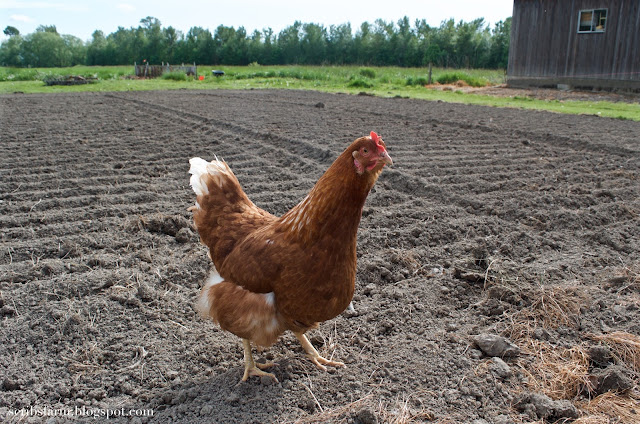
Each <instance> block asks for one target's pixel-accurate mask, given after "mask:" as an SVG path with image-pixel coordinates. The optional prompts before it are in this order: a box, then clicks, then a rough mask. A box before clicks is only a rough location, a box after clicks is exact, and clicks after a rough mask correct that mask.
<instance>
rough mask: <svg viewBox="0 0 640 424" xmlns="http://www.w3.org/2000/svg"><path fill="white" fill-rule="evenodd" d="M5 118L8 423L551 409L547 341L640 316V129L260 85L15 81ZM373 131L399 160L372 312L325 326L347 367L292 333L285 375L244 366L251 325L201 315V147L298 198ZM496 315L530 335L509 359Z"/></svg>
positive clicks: (515, 414)
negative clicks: (490, 350)
mask: <svg viewBox="0 0 640 424" xmlns="http://www.w3.org/2000/svg"><path fill="white" fill-rule="evenodd" d="M0 116H1V120H2V130H1V131H0V228H2V236H1V244H0V289H1V297H0V323H1V328H2V332H1V333H0V379H2V380H1V381H0V417H2V418H0V420H8V421H9V422H45V421H46V422H48V423H55V422H66V421H65V419H62V418H55V417H54V418H51V417H43V416H42V415H37V412H38V411H41V412H42V411H45V412H46V409H47V408H49V410H50V411H51V410H54V409H56V408H58V409H61V410H72V409H74V408H80V410H82V408H84V410H85V411H94V412H95V413H99V412H98V411H112V412H111V413H119V412H118V411H120V410H121V408H126V409H127V410H128V409H130V408H137V409H153V411H154V414H153V417H152V418H148V417H143V418H139V417H136V418H122V417H116V418H115V420H113V421H114V422H128V421H131V422H180V423H197V422H202V423H209V422H238V423H240V422H256V423H262V422H292V421H296V420H302V421H303V422H314V420H315V422H348V423H372V422H376V421H377V422H387V421H388V422H391V421H394V420H395V421H394V422H408V421H411V420H415V421H430V420H434V421H437V422H443V423H444V422H447V423H449V422H460V423H470V422H475V423H477V424H482V423H501V422H502V423H504V422H509V420H516V421H517V420H520V421H528V420H533V419H535V418H536V413H538V414H541V413H540V412H536V410H535V405H533V403H531V402H533V401H532V400H531V399H538V397H536V396H534V395H527V396H528V397H526V401H527V402H530V403H527V404H526V405H528V406H527V407H526V408H520V407H519V406H518V405H520V404H523V402H525V401H524V400H522V399H524V398H522V397H521V396H520V392H521V391H523V390H533V389H532V387H534V386H532V385H531V378H532V377H531V376H532V374H531V373H532V372H534V371H532V370H531V366H532V364H534V363H535V362H534V360H535V354H532V355H530V352H531V346H535V344H534V343H533V342H532V341H535V342H536V343H538V344H540V343H544V344H545V346H547V348H548V349H551V350H552V351H553V350H554V349H556V350H557V351H561V349H571V348H572V347H575V346H580V347H581V349H583V350H588V349H590V348H592V347H593V346H600V347H602V346H605V345H603V343H604V342H603V341H602V340H605V339H602V338H601V339H598V338H597V337H604V336H606V335H607V334H612V333H614V332H618V333H615V334H627V333H630V334H631V335H636V336H637V335H639V334H640V324H639V323H640V301H639V299H640V283H639V281H638V269H639V268H638V265H640V253H639V252H640V219H639V217H638V213H639V212H640V200H639V199H640V182H639V178H640V146H639V144H638V134H640V123H637V122H630V121H619V120H611V119H604V118H597V117H592V116H571V115H560V114H552V113H546V112H530V111H522V110H515V109H498V108H488V107H473V106H465V105H457V104H446V103H441V102H426V101H417V100H406V99H382V98H374V97H368V96H350V95H344V94H324V93H315V92H301V91H259V90H255V91H199V92H198V91H170V92H136V93H81V94H50V95H21V94H14V95H4V96H0ZM371 130H375V131H377V132H378V133H379V134H381V135H382V136H383V137H384V139H385V141H386V143H387V146H388V147H389V151H390V154H391V156H392V157H393V160H394V166H393V167H392V168H390V169H386V170H385V171H384V172H383V174H382V176H381V178H380V180H379V181H378V183H377V185H376V187H375V188H374V190H373V192H372V193H371V194H370V195H369V198H368V200H367V204H366V206H365V210H364V213H363V219H362V223H361V228H360V232H359V239H358V257H359V259H358V276H357V287H356V295H355V298H354V306H355V312H345V313H344V314H342V315H341V316H339V317H338V318H336V319H334V320H333V321H330V322H327V323H324V324H322V325H321V327H320V329H318V330H316V331H313V332H311V334H310V335H311V339H312V341H313V343H314V344H315V345H316V347H317V348H318V349H319V350H320V351H321V353H324V354H325V355H328V356H333V357H334V358H336V359H339V360H343V361H344V362H346V363H347V368H344V369H330V370H329V372H323V371H320V370H318V369H317V368H316V367H315V366H313V365H312V364H311V363H310V362H309V361H308V360H307V359H306V358H304V356H303V351H302V349H301V347H300V346H299V344H298V343H297V341H296V340H295V338H294V337H293V336H292V335H291V334H286V335H285V336H283V337H282V338H281V340H280V341H279V342H278V343H276V344H275V345H274V346H273V347H271V348H269V349H268V350H266V351H264V352H258V353H257V354H256V355H255V356H256V358H257V359H258V360H259V361H264V360H273V361H275V362H277V364H278V365H277V366H275V367H274V368H273V369H272V371H273V372H274V373H275V375H276V376H277V377H278V379H279V380H280V383H279V384H268V383H269V381H262V380H260V379H257V378H252V379H250V380H249V381H248V382H246V383H241V384H238V381H239V380H240V377H241V376H242V371H243V364H242V348H241V344H240V341H239V339H238V338H237V337H235V336H233V335H230V334H228V333H224V332H222V331H221V330H220V329H219V328H217V327H216V326H215V325H213V324H212V323H211V322H208V321H204V320H202V319H201V318H199V317H198V316H197V315H196V314H195V313H194V310H193V303H194V298H195V296H196V295H197V293H198V288H199V286H200V284H201V283H202V281H203V279H204V277H205V275H206V274H207V272H208V269H209V266H210V263H209V260H208V259H207V256H206V250H205V248H204V247H203V246H202V245H200V244H199V241H198V237H197V235H196V234H195V233H194V231H193V227H192V221H191V217H190V214H189V213H188V212H187V208H188V207H189V206H190V205H192V204H193V202H194V195H193V192H192V191H191V189H190V187H189V178H188V174H187V170H188V160H189V158H190V157H193V156H202V157H204V158H208V159H209V158H212V157H213V155H214V154H217V155H218V156H222V157H223V158H224V159H225V160H226V161H227V162H228V163H229V164H230V166H231V168H232V169H233V170H234V172H235V173H236V175H237V176H238V178H239V180H240V182H241V183H242V184H243V186H244V188H245V190H246V192H247V193H248V195H249V197H250V198H251V199H252V200H254V202H255V203H256V204H257V205H258V206H260V207H263V208H265V209H266V210H268V211H271V212H273V213H276V214H282V213H284V212H285V211H287V210H288V209H289V208H290V207H292V206H293V205H294V204H295V203H297V202H298V201H300V200H301V199H302V198H303V197H304V196H305V194H306V193H307V192H308V191H309V189H310V188H311V187H312V186H313V184H314V182H315V180H316V179H317V178H318V177H319V176H320V175H321V174H322V172H323V171H324V170H325V169H326V168H327V167H328V166H329V165H330V163H331V162H332V161H333V159H334V158H335V157H336V156H337V155H338V154H339V153H341V151H342V150H343V148H345V147H346V146H347V145H348V144H349V143H350V142H351V141H352V140H353V139H355V138H356V137H359V136H361V135H364V134H368V133H369V131H371ZM549 299H551V303H549ZM518 325H519V326H518ZM482 333H490V334H500V335H503V336H507V337H509V338H511V340H512V341H513V342H515V343H516V344H517V345H518V347H519V349H520V350H521V353H520V354H519V356H518V355H517V354H516V355H517V356H513V357H511V356H508V355H507V357H505V358H504V363H502V362H500V361H498V360H497V359H495V358H494V359H492V360H489V358H488V357H487V356H486V355H484V354H483V353H482V351H481V350H480V349H479V348H478V347H477V346H476V341H474V340H476V336H478V335H479V334H482ZM625 337H626V336H625ZM534 339H535V340H534ZM605 347H606V346H605ZM603 349H604V348H603ZM596 350H597V349H596ZM573 351H574V350H572V352H573ZM601 353H602V352H601ZM505 355H506V354H505ZM602 358H604V359H601V360H599V361H598V360H595V359H594V360H592V363H591V367H592V368H593V369H595V368H598V367H599V368H605V367H606V366H607V364H608V363H613V362H617V365H616V366H617V367H618V366H619V367H621V369H622V370H623V371H620V370H619V369H616V370H617V371H616V372H620V373H622V374H624V372H625V371H624V369H625V367H626V370H627V372H628V375H629V376H631V377H630V378H631V379H632V380H630V381H632V382H634V383H633V384H637V374H634V373H633V371H632V370H631V369H630V368H629V365H628V364H625V362H624V361H616V358H615V357H613V358H612V357H610V356H607V355H606V352H605V354H603V356H602ZM505 365H506V366H507V368H505ZM589 372H591V370H590V371H589ZM594 375H595V374H594ZM616 375H617V374H616ZM625 378H626V377H625ZM618 383H620V384H622V383H625V384H627V380H622V378H620V382H618ZM625 388H627V389H628V388H629V386H628V384H627V385H626V386H625ZM544 390H545V388H544V387H542V388H540V389H539V390H537V391H544ZM549 393H551V392H549ZM607 393H609V392H607ZM549 395H550V396H551V397H553V396H552V394H549ZM575 396H583V395H580V394H577V395H575ZM556 397H557V396H556ZM518 399H520V401H517V400H518ZM569 401H571V402H576V403H578V402H579V401H584V397H582V398H578V397H574V398H571V399H569ZM531 405H533V406H531ZM527 408H528V409H527ZM532 408H533V409H532ZM19 410H22V411H23V412H24V411H27V412H29V411H31V413H29V414H26V415H25V414H23V415H20V411H19ZM116 410H117V411H116ZM16 411H18V415H16ZM113 411H116V412H113ZM532 411H533V412H532ZM550 416H551V415H550ZM75 418H78V419H79V420H80V421H82V420H86V421H87V422H96V420H94V419H92V418H91V417H86V416H85V417H79V416H75ZM474 420H477V421H474Z"/></svg>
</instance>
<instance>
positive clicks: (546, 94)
mask: <svg viewBox="0 0 640 424" xmlns="http://www.w3.org/2000/svg"><path fill="white" fill-rule="evenodd" d="M426 87H427V88H430V89H432V90H442V91H462V92H464V93H472V94H483V95H486V96H495V97H528V98H531V99H538V100H558V101H567V100H577V101H590V102H600V101H606V102H625V103H638V102H640V95H639V94H637V93H625V92H610V91H583V90H574V89H571V90H556V89H552V88H530V89H528V88H513V87H507V86H506V84H500V85H490V86H487V87H471V86H469V85H468V84H467V83H466V82H464V81H458V82H457V83H456V84H432V85H428V86H426Z"/></svg>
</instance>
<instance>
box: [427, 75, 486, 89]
mask: <svg viewBox="0 0 640 424" xmlns="http://www.w3.org/2000/svg"><path fill="white" fill-rule="evenodd" d="M436 81H438V83H440V84H455V83H456V82H458V81H464V82H465V83H467V84H469V85H470V86H472V87H485V86H486V85H487V84H488V83H487V80H485V79H484V78H474V77H472V76H471V75H467V74H465V73H464V72H448V73H446V74H442V75H440V76H439V77H438V78H437V79H436Z"/></svg>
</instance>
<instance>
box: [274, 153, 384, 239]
mask: <svg viewBox="0 0 640 424" xmlns="http://www.w3.org/2000/svg"><path fill="white" fill-rule="evenodd" d="M379 174H380V172H379V171H378V172H375V173H364V174H362V175H358V174H357V173H356V170H355V167H354V165H353V158H352V156H351V154H347V152H345V153H343V155H342V156H340V157H339V158H338V159H337V160H336V161H335V162H334V163H333V165H331V167H330V168H329V169H328V170H327V171H326V172H325V173H324V175H323V176H322V177H320V179H319V180H318V182H317V183H316V185H315V186H314V187H313V188H312V189H311V191H310V192H309V194H308V195H307V197H306V198H305V199H304V200H303V201H302V202H300V203H299V204H298V205H296V206H294V207H293V209H291V210H290V211H289V212H287V213H286V214H285V215H283V216H282V218H281V219H280V222H281V225H282V226H283V227H284V228H283V229H285V230H286V231H289V232H291V233H292V234H294V235H296V236H298V238H301V239H303V240H304V239H308V240H312V239H317V238H319V237H322V236H331V235H333V234H336V235H340V238H341V239H343V240H344V237H347V238H352V239H353V242H355V238H356V233H357V230H358V224H359V223H360V217H361V216H362V207H363V206H364V202H365V200H366V199H367V195H368V194H369V191H370V190H371V188H372V187H373V184H374V183H375V181H376V180H377V179H378V175H379Z"/></svg>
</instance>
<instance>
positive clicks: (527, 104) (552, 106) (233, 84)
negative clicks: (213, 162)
mask: <svg viewBox="0 0 640 424" xmlns="http://www.w3.org/2000/svg"><path fill="white" fill-rule="evenodd" d="M213 69H219V70H223V71H224V72H225V75H224V76H222V77H214V76H213V75H212V73H211V71H212V70H213ZM198 74H199V75H204V80H202V81H200V80H197V79H194V78H192V77H182V76H179V77H178V76H176V77H175V78H176V79H163V78H157V79H149V80H138V79H131V77H132V76H133V66H104V67H87V66H76V67H73V68H55V69H48V68H43V69H17V68H0V94H7V93H13V92H22V93H55V92H81V91H105V92H109V91H141V90H176V89H200V90H202V89H249V88H264V89H298V90H318V91H325V92H332V93H336V92H342V93H350V94H358V93H360V92H363V91H364V92H366V93H369V94H372V95H376V96H381V97H409V98H416V99H424V100H441V101H444V102H454V103H466V104H474V105H485V106H495V107H514V108H522V109H535V110H548V111H552V112H559V113H570V114H589V115H597V116H603V117H610V118H619V119H631V120H635V121H640V105H639V104H637V103H636V104H629V103H612V102H604V101H602V102H586V101H556V100H536V99H531V98H529V97H518V96H516V97H493V96H487V95H481V94H468V93H463V92H461V91H442V90H432V89H428V88H426V87H424V86H425V85H426V82H427V69H425V68H399V67H367V68H363V67H357V66H260V65H255V64H254V65H252V66H219V67H213V66H199V67H198ZM55 75H82V76H84V77H97V78H98V82H97V83H95V84H86V85H76V86H51V87H47V86H45V84H44V82H43V81H44V80H46V79H47V78H51V77H52V76H55ZM432 77H433V80H434V81H439V80H440V79H442V80H443V81H447V80H451V79H454V80H455V81H457V80H460V79H462V80H464V81H465V82H466V83H467V84H469V85H472V86H473V85H486V84H490V85H494V84H501V83H503V82H504V73H503V71H501V70H482V69H480V70H464V71H452V70H450V69H439V68H434V69H433V76H432ZM171 78H174V77H171ZM455 81H453V82H455Z"/></svg>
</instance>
